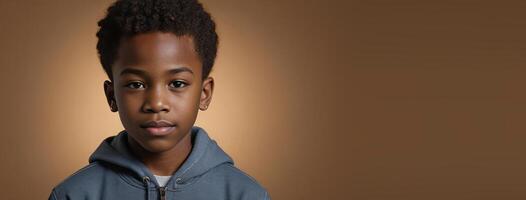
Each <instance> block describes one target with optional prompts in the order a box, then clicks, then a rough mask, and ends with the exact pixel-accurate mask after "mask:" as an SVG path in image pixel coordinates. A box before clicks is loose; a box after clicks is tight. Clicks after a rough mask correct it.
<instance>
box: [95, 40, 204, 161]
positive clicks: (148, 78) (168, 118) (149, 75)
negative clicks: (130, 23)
mask: <svg viewBox="0 0 526 200" xmlns="http://www.w3.org/2000/svg"><path fill="white" fill-rule="evenodd" d="M117 55H118V56H117V59H116V60H115V63H114V65H113V67H112V75H113V82H110V81H106V82H105V84H104V89H105V93H106V96H107V98H108V102H109V103H110V107H111V108H112V111H114V112H115V111H117V110H118V112H119V116H120V119H121V122H122V124H123V126H124V128H125V129H126V131H127V132H128V134H129V136H130V137H131V139H133V140H135V142H137V143H138V144H139V145H140V146H142V148H143V149H144V150H146V151H149V152H163V151H167V150H170V149H172V148H174V147H175V146H176V144H178V143H179V142H180V141H181V140H182V139H183V138H184V137H185V136H187V135H188V134H189V132H190V130H191V128H192V126H193V124H194V122H195V120H196V118H197V113H198V110H199V109H202V110H205V109H206V108H207V107H208V105H209V103H210V100H211V97H212V90H213V79H212V78H211V77H208V78H207V79H205V80H204V81H202V74H201V72H202V64H201V61H200V59H199V55H198V54H197V52H196V50H195V48H194V42H193V39H192V37H190V36H176V35H175V34H173V33H161V32H153V33H144V34H139V35H135V36H133V37H130V38H126V39H123V40H122V41H121V43H120V47H119V50H118V53H117ZM112 101H115V102H114V103H113V104H114V105H111V104H112Z"/></svg>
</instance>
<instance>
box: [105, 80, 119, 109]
mask: <svg viewBox="0 0 526 200" xmlns="http://www.w3.org/2000/svg"><path fill="white" fill-rule="evenodd" d="M104 94H106V100H107V101H108V105H109V106H110V110H111V112H117V111H118V110H119V109H118V108H117V101H116V100H115V90H114V88H113V83H112V82H111V81H109V80H106V81H104Z"/></svg>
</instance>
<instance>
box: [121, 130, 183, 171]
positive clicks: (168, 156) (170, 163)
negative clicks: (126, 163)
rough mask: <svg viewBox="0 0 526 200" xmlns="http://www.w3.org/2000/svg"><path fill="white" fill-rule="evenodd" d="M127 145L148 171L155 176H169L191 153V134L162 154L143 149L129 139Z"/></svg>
mask: <svg viewBox="0 0 526 200" xmlns="http://www.w3.org/2000/svg"><path fill="white" fill-rule="evenodd" d="M128 144H130V149H131V151H132V152H133V154H134V155H135V156H137V157H138V158H139V159H140V160H141V161H142V162H143V163H144V164H145V165H146V167H148V169H149V170H150V171H151V172H152V173H153V174H155V175H159V176H171V175H172V174H173V173H174V172H175V171H177V169H179V167H181V165H182V164H183V162H184V161H185V160H186V158H187V157H188V155H189V154H190V152H191V151H192V134H191V132H190V133H188V134H186V136H184V138H182V139H181V141H179V143H177V144H176V145H175V146H174V147H173V148H171V149H169V150H167V151H163V152H150V151H148V150H146V149H144V148H143V147H142V146H141V145H139V144H138V143H137V142H136V141H135V140H133V139H132V138H131V137H128Z"/></svg>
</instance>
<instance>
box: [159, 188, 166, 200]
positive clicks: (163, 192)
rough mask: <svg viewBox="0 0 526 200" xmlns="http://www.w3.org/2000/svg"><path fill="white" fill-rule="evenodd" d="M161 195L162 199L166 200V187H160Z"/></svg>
mask: <svg viewBox="0 0 526 200" xmlns="http://www.w3.org/2000/svg"><path fill="white" fill-rule="evenodd" d="M159 195H160V196H161V200H166V187H160V188H159Z"/></svg>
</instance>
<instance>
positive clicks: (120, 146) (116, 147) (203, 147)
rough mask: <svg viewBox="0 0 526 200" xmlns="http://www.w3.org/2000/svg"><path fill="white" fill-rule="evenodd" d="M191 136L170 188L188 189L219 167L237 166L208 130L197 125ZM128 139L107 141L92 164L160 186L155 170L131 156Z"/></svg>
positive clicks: (124, 134)
mask: <svg viewBox="0 0 526 200" xmlns="http://www.w3.org/2000/svg"><path fill="white" fill-rule="evenodd" d="M191 134H192V143H193V146H192V151H191V152H190V155H189V156H188V158H187V159H186V160H185V161H184V163H183V164H182V165H181V167H179V169H178V170H177V171H176V172H175V173H174V174H172V178H171V179H170V180H169V181H168V183H167V184H166V187H168V188H170V189H176V188H178V187H184V186H185V185H187V184H190V182H193V181H192V180H195V179H197V178H198V177H200V176H201V175H203V174H205V173H206V172H207V171H209V170H210V169H212V168H214V167H216V166H219V165H222V164H232V165H233V161H232V159H231V158H230V156H228V155H227V154H226V153H225V152H224V151H223V150H222V149H221V148H220V147H219V146H218V145H217V143H216V142H215V141H214V140H212V139H210V137H209V136H208V134H207V133H206V131H205V130H204V129H202V128H200V127H197V126H194V127H192V130H191ZM127 137H128V133H127V132H126V131H125V130H123V131H121V132H120V133H119V134H118V135H116V136H112V137H109V138H107V139H105V140H104V141H103V142H102V144H101V145H100V146H99V147H98V148H97V150H95V152H94V153H93V154H92V155H91V156H90V158H89V162H90V163H92V162H100V163H101V164H104V165H109V166H113V167H117V168H124V169H127V170H126V171H129V172H130V173H128V174H129V175H128V176H126V178H127V179H132V180H136V181H134V182H136V183H142V184H141V185H143V186H145V187H148V188H151V187H159V184H158V183H157V181H154V180H156V179H155V178H154V176H153V174H152V173H151V171H150V170H149V169H148V168H147V167H146V165H144V164H143V163H142V162H141V161H140V160H138V159H137V158H135V157H134V156H133V154H132V153H131V151H130V149H129V147H128V141H127ZM137 181H138V182H137ZM148 190H149V189H147V191H148Z"/></svg>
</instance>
